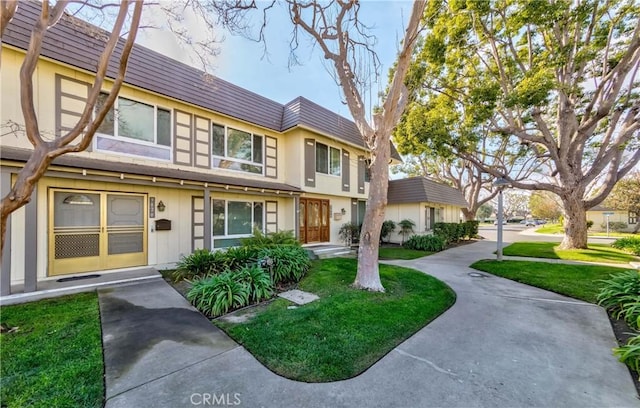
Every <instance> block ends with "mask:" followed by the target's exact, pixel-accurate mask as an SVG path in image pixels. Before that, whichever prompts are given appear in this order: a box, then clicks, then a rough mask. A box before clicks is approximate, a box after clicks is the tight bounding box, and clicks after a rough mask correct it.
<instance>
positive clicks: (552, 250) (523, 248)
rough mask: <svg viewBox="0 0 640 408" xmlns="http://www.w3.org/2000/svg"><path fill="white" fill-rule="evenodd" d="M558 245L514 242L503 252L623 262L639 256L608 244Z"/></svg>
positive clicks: (579, 259) (543, 256)
mask: <svg viewBox="0 0 640 408" xmlns="http://www.w3.org/2000/svg"><path fill="white" fill-rule="evenodd" d="M558 245H559V244H558V243H557V242H514V243H513V244H511V245H509V246H507V247H505V248H504V249H503V251H502V253H503V254H504V255H507V256H526V257H533V258H549V259H564V260H571V261H583V262H603V263H621V264H626V263H629V262H633V261H636V260H638V257H636V256H633V255H631V254H629V253H626V252H625V251H622V250H620V249H615V248H612V247H611V246H610V245H606V244H589V248H588V249H559V248H558Z"/></svg>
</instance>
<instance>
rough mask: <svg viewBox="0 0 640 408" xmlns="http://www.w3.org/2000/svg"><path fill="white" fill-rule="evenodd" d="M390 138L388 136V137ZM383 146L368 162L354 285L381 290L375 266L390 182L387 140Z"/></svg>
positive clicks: (382, 288)
mask: <svg viewBox="0 0 640 408" xmlns="http://www.w3.org/2000/svg"><path fill="white" fill-rule="evenodd" d="M389 138H390V135H389V137H388V138H387V140H388V139H389ZM382 139H384V138H382ZM385 146H386V149H385V148H384V147H383V146H380V150H379V151H378V156H377V157H376V158H375V160H374V161H373V162H372V163H371V169H370V170H371V181H370V182H369V199H368V201H367V209H366V211H365V216H364V220H363V223H362V229H361V231H360V247H359V249H358V272H357V274H356V279H355V281H354V282H353V286H354V287H355V288H358V289H366V290H370V291H376V292H384V287H383V286H382V282H381V281H380V271H379V268H378V252H379V249H380V246H379V244H378V243H379V242H380V232H381V231H382V223H383V222H384V215H385V211H386V208H387V189H388V184H389V164H388V163H389V156H390V148H389V143H388V142H387V143H386V144H385Z"/></svg>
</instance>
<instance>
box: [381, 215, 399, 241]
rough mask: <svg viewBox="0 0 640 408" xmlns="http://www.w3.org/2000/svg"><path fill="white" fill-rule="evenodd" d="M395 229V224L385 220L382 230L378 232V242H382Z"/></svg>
mask: <svg viewBox="0 0 640 408" xmlns="http://www.w3.org/2000/svg"><path fill="white" fill-rule="evenodd" d="M395 229H396V223H395V222H393V221H391V220H386V221H385V222H383V223H382V230H381V231H380V242H382V241H384V240H385V239H386V238H387V237H389V236H390V235H391V233H392V232H393V231H395Z"/></svg>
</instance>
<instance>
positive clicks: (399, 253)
mask: <svg viewBox="0 0 640 408" xmlns="http://www.w3.org/2000/svg"><path fill="white" fill-rule="evenodd" d="M379 251H380V252H379V255H378V259H416V258H422V257H423V256H427V255H431V254H432V253H433V252H429V251H418V250H416V249H408V248H403V247H397V248H380V249H379Z"/></svg>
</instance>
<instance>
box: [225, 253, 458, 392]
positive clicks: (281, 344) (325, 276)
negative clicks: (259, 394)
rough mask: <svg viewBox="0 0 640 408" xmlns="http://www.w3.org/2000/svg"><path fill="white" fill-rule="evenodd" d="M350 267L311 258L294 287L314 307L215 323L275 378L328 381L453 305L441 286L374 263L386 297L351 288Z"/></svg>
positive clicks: (366, 363)
mask: <svg viewBox="0 0 640 408" xmlns="http://www.w3.org/2000/svg"><path fill="white" fill-rule="evenodd" d="M356 262H357V261H356V260H355V259H346V258H336V259H325V260H319V261H314V264H313V266H312V268H311V270H310V271H309V274H308V275H307V276H306V277H305V278H304V279H302V280H301V281H300V283H299V288H300V289H301V290H304V291H307V292H311V293H315V294H317V295H318V296H320V299H319V300H316V301H315V302H312V303H309V304H307V305H304V306H300V307H297V308H294V309H288V308H287V307H288V306H290V305H291V303H290V302H289V301H286V300H284V299H278V300H275V301H273V302H272V303H270V304H269V305H268V306H266V307H265V308H264V310H262V311H261V312H259V313H258V314H257V315H256V316H255V317H253V318H252V319H251V320H250V321H248V322H245V323H229V322H223V321H216V324H217V325H218V326H219V327H221V328H222V329H223V330H225V331H226V332H227V333H228V334H229V335H230V336H231V337H233V338H234V339H235V340H236V341H238V342H239V343H241V344H242V345H243V346H244V347H246V348H247V349H248V350H249V351H250V352H251V353H252V354H253V355H254V356H255V357H256V358H257V359H258V360H260V361H261V362H262V363H263V364H264V365H265V366H267V367H268V368H269V369H271V370H272V371H274V372H276V373H277V374H280V375H282V376H284V377H287V378H291V379H294V380H299V381H307V382H327V381H337V380H343V379H346V378H351V377H353V376H356V375H358V374H360V373H361V372H363V371H364V370H366V369H367V368H368V367H370V366H371V365H372V364H373V363H375V362H376V361H378V360H379V359H380V358H381V357H382V356H384V355H385V354H386V353H388V352H389V351H390V350H392V349H393V348H394V347H395V346H396V345H398V344H399V343H401V342H402V341H404V340H405V339H406V338H408V337H409V336H411V335H412V334H413V333H415V332H416V331H418V330H419V329H421V328H422V327H424V326H425V325H426V324H427V323H429V322H430V321H432V320H433V319H435V318H436V317H437V316H438V315H440V314H441V313H443V312H444V311H445V310H446V309H448V308H449V307H450V306H451V305H452V304H453V303H454V302H455V293H454V292H453V291H452V290H451V288H449V287H448V286H447V285H445V284H444V283H443V282H441V281H439V280H437V279H435V278H433V277H431V276H428V275H425V274H423V273H421V272H418V271H415V270H411V269H407V268H402V267H397V266H391V265H380V277H381V279H382V284H383V285H384V287H385V288H386V292H385V293H374V292H366V291H361V290H356V289H352V288H351V287H350V285H351V283H352V282H353V280H354V278H355V274H356V266H357V264H356Z"/></svg>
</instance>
